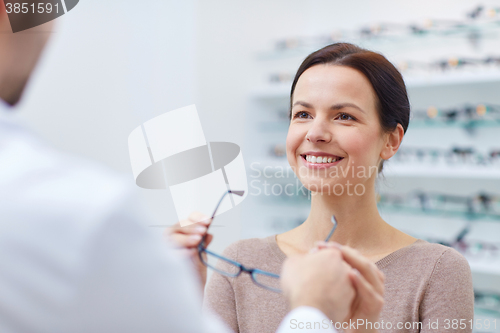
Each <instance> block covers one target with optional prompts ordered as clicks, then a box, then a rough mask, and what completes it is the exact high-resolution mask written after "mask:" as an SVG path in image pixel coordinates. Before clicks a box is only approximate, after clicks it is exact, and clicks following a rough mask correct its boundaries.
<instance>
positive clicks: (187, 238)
mask: <svg viewBox="0 0 500 333" xmlns="http://www.w3.org/2000/svg"><path fill="white" fill-rule="evenodd" d="M181 222H183V221H179V222H177V223H176V224H175V225H174V226H172V227H170V228H167V229H165V231H164V235H165V236H166V237H168V238H169V239H170V240H171V241H172V242H173V243H174V244H175V245H177V246H178V247H179V248H180V252H181V254H182V255H184V256H187V257H189V258H190V259H191V261H192V262H193V264H194V265H195V268H196V271H197V272H198V276H199V278H200V282H201V286H202V290H203V289H204V288H205V284H206V282H207V267H206V266H205V265H204V264H203V263H202V262H201V260H200V257H199V256H198V245H199V244H200V242H201V240H202V239H203V236H204V235H205V233H206V232H207V227H208V226H209V225H210V223H211V222H212V221H211V219H210V217H208V216H206V215H204V214H202V213H200V212H193V213H191V214H190V215H189V217H188V218H187V220H185V222H183V223H182V224H190V225H187V226H185V227H181ZM192 223H195V224H192ZM212 239H213V235H211V234H207V238H206V239H205V245H206V246H208V245H209V244H210V242H211V241H212Z"/></svg>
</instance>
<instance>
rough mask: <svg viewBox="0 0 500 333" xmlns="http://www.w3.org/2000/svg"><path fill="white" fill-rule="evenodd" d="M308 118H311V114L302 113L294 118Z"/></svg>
mask: <svg viewBox="0 0 500 333" xmlns="http://www.w3.org/2000/svg"><path fill="white" fill-rule="evenodd" d="M307 116H309V113H307V112H305V111H300V112H297V113H296V114H295V116H294V118H307Z"/></svg>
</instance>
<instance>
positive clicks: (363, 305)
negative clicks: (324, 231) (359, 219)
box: [317, 242, 385, 332]
mask: <svg viewBox="0 0 500 333" xmlns="http://www.w3.org/2000/svg"><path fill="white" fill-rule="evenodd" d="M329 247H336V248H338V249H340V251H341V252H342V256H343V258H344V260H345V261H346V262H347V263H348V264H349V265H350V266H351V267H352V268H353V269H352V271H351V273H350V278H351V282H352V285H353V287H354V289H355V290H356V297H355V298H354V301H353V302H352V305H351V313H350V314H349V316H348V317H347V318H346V321H347V322H349V320H350V321H351V322H356V323H358V320H359V323H361V322H362V321H363V325H359V326H357V327H356V328H357V329H348V330H346V332H377V330H376V329H369V328H370V327H371V326H370V325H366V323H367V322H371V323H372V324H371V325H374V324H375V322H377V321H378V320H379V318H380V312H381V311H382V307H383V306H384V280H385V276H384V273H382V271H380V270H379V269H378V268H377V266H376V265H375V264H374V263H372V262H371V261H369V260H368V259H366V258H365V257H364V256H362V255H361V254H360V253H359V252H358V251H357V250H355V249H353V248H350V247H348V246H342V245H340V244H337V243H324V242H321V243H318V246H317V249H322V248H329Z"/></svg>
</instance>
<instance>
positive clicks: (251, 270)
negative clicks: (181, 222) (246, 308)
mask: <svg viewBox="0 0 500 333" xmlns="http://www.w3.org/2000/svg"><path fill="white" fill-rule="evenodd" d="M229 193H231V194H236V195H239V196H242V195H243V194H244V193H245V191H232V190H227V191H226V192H224V194H223V195H222V197H221V198H220V200H219V202H218V203H217V206H216V207H215V210H214V212H213V214H212V217H211V220H212V221H213V219H214V217H215V214H216V213H217V209H218V208H219V206H220V204H221V202H222V200H223V199H224V198H225V197H226V195H227V194H229ZM331 220H332V223H333V228H332V230H331V231H330V233H329V234H328V236H327V237H326V240H325V242H328V240H329V239H330V237H331V236H332V234H333V232H334V231H335V229H336V228H337V220H336V219H335V216H333V215H332V218H331ZM207 235H208V228H207V231H206V232H205V235H203V238H202V240H201V242H200V244H198V256H199V258H200V260H201V262H202V263H203V264H204V265H205V266H207V267H209V268H211V269H213V270H214V271H216V272H217V273H219V274H222V275H225V276H228V277H233V278H236V277H238V276H240V275H241V273H247V274H250V277H251V278H252V281H253V282H254V283H255V284H256V285H258V286H259V287H261V288H264V289H267V290H270V291H274V292H276V293H281V292H282V291H281V290H280V289H277V288H273V287H269V286H266V285H264V284H261V283H260V282H259V281H258V280H257V278H256V276H257V274H261V275H265V276H268V277H271V278H275V279H279V278H280V276H279V275H278V274H274V273H271V272H267V271H264V270H261V269H257V268H247V267H245V266H243V265H242V264H241V263H239V262H237V261H234V260H231V259H229V258H226V257H224V256H221V255H219V254H217V253H214V252H212V251H210V250H207V248H206V245H205V244H206V238H207ZM203 253H206V254H209V255H211V256H214V257H216V258H218V259H219V260H224V261H225V262H227V263H229V264H232V265H234V266H235V267H237V268H238V271H237V272H236V273H233V274H231V273H228V272H225V271H221V270H219V269H217V268H216V267H215V266H212V265H210V264H209V263H208V260H205V258H203Z"/></svg>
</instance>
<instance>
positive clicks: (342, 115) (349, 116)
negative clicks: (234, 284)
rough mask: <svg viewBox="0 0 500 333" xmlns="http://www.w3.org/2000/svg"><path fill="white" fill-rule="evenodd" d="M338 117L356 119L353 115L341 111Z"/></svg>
mask: <svg viewBox="0 0 500 333" xmlns="http://www.w3.org/2000/svg"><path fill="white" fill-rule="evenodd" d="M338 118H339V119H340V120H356V119H355V118H354V117H353V116H351V115H349V114H347V113H341V114H339V116H338Z"/></svg>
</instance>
